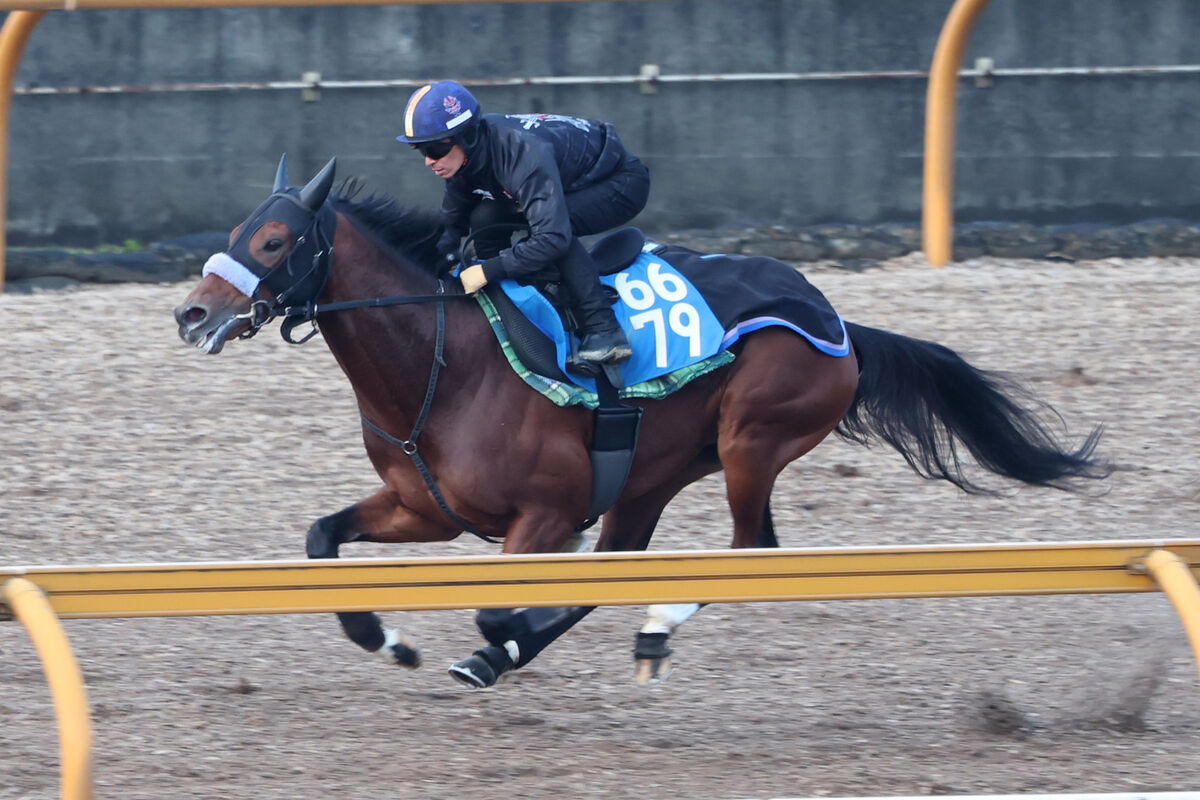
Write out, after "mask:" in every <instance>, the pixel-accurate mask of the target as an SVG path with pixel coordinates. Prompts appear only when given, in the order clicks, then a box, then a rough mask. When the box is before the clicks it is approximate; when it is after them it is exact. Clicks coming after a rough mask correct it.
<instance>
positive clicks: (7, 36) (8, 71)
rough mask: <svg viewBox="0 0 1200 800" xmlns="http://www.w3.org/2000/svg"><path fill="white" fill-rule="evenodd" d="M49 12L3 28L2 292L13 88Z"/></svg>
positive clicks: (27, 14)
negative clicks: (27, 47)
mask: <svg viewBox="0 0 1200 800" xmlns="http://www.w3.org/2000/svg"><path fill="white" fill-rule="evenodd" d="M45 13H46V12H45V11H10V12H8V18H7V19H5V20H4V27H3V28H0V291H3V289H4V265H5V262H6V260H7V255H8V234H7V232H6V231H5V222H6V221H7V220H8V129H9V126H8V119H9V116H10V114H11V112H12V97H13V86H14V85H15V84H16V82H17V67H19V66H20V65H21V53H23V52H24V51H25V43H26V42H28V41H29V34H31V33H33V29H34V28H35V27H36V26H37V24H38V20H40V19H41V18H42V16H43V15H44V14H45Z"/></svg>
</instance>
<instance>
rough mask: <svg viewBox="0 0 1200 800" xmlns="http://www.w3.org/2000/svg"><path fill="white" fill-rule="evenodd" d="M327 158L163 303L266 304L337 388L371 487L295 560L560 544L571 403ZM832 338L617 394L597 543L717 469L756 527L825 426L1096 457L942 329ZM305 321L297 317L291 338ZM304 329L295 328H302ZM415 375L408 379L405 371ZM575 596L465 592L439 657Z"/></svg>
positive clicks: (470, 667) (576, 491) (620, 533)
mask: <svg viewBox="0 0 1200 800" xmlns="http://www.w3.org/2000/svg"><path fill="white" fill-rule="evenodd" d="M335 163H336V160H331V161H330V162H329V163H328V164H326V165H325V167H324V168H323V169H322V170H321V171H320V172H319V173H318V174H317V175H316V176H315V177H313V178H312V180H310V181H309V182H308V184H306V185H305V186H304V187H302V188H299V189H297V188H289V186H288V182H287V170H286V160H281V162H280V165H279V168H278V170H277V172H276V180H275V187H274V191H273V192H272V194H271V195H270V196H269V197H268V198H267V200H265V201H264V202H263V203H262V204H261V205H260V206H259V207H258V209H256V210H255V211H254V212H253V213H252V214H251V215H250V217H248V218H247V219H246V221H244V222H243V223H242V224H241V225H239V226H238V227H237V228H235V229H234V230H233V231H232V233H231V234H230V244H229V248H228V249H227V250H226V251H225V252H223V253H218V254H215V255H214V256H213V257H212V258H211V259H210V260H209V263H208V264H206V266H205V270H204V272H205V275H204V277H202V279H201V280H200V281H199V283H198V284H197V285H196V286H195V287H194V288H193V289H192V290H191V292H190V293H189V294H188V295H187V297H186V298H184V300H183V302H182V303H181V304H180V305H179V306H178V307H177V308H176V309H175V318H176V320H177V322H178V324H179V335H180V337H181V338H182V339H183V340H184V341H185V342H187V343H188V344H191V345H194V346H196V347H197V348H199V349H200V350H201V351H203V352H206V353H209V354H215V353H217V352H220V351H221V349H222V348H223V347H224V345H225V344H226V342H227V341H229V340H230V339H232V338H233V337H241V338H246V337H249V336H251V335H253V334H254V333H255V332H257V331H258V330H259V329H260V328H261V327H262V326H263V325H264V324H265V323H266V322H268V321H269V320H271V319H273V318H275V317H281V318H283V319H284V323H283V324H282V326H281V331H282V333H283V335H284V338H285V339H287V340H289V341H292V342H298V341H304V339H301V340H295V339H293V338H292V333H293V330H294V327H295V325H297V324H300V323H302V322H304V321H312V323H313V326H314V330H313V331H312V333H315V332H316V329H315V326H316V324H317V321H319V324H320V333H321V334H322V335H323V337H324V339H325V342H326V344H327V345H328V346H329V349H330V350H331V351H332V353H333V355H334V357H335V358H336V360H337V362H338V364H339V365H340V366H341V368H342V370H343V372H344V373H345V374H346V377H347V378H348V379H349V380H350V383H351V385H352V386H353V388H354V393H355V396H356V399H357V402H358V407H359V410H360V412H361V416H362V420H363V440H364V444H365V446H366V450H367V453H368V455H369V457H370V460H371V463H372V465H373V466H374V468H375V470H376V471H377V472H378V474H379V476H380V477H381V478H382V480H383V486H382V487H381V488H380V489H379V490H378V491H377V492H375V493H374V494H373V495H371V496H370V497H367V498H365V499H363V500H360V501H358V502H357V503H354V504H353V505H350V506H348V507H346V508H344V509H342V510H341V511H338V512H336V513H334V514H330V515H328V516H324V517H321V518H320V519H318V520H317V521H316V522H314V523H313V525H312V527H311V528H310V529H309V531H308V535H307V544H306V550H307V554H308V556H309V557H310V558H336V557H337V556H338V551H339V547H340V546H341V545H343V544H345V543H347V542H355V541H369V542H437V541H449V540H451V539H454V538H456V537H457V536H459V535H460V534H461V533H463V532H464V531H466V530H470V531H473V532H476V533H479V534H481V535H485V536H490V537H496V538H497V539H502V540H503V552H505V553H549V552H560V551H562V550H563V549H564V548H565V547H567V546H568V545H569V543H571V542H572V541H573V538H572V537H573V536H576V535H577V533H578V529H579V528H580V525H581V523H582V522H583V521H584V520H585V519H586V517H587V513H588V511H589V507H590V506H589V503H590V499H591V498H590V494H591V483H590V477H591V471H592V466H591V462H590V461H589V446H590V439H591V437H592V436H593V427H592V415H591V412H589V411H588V410H586V409H584V408H582V407H579V406H569V407H561V406H558V405H556V404H555V403H553V402H551V401H550V400H548V399H547V398H546V397H543V396H542V395H541V394H539V393H538V392H536V391H533V390H531V389H530V388H529V387H528V386H527V385H526V384H525V383H524V382H523V380H522V379H521V377H519V376H518V375H517V374H516V373H515V372H514V370H513V369H512V368H510V366H509V363H508V362H507V360H506V358H505V355H504V354H503V352H502V349H501V346H500V344H499V343H498V342H497V339H496V337H495V335H494V334H493V331H492V328H491V327H490V324H489V321H488V319H487V318H486V316H485V314H484V312H483V310H482V309H481V308H480V305H479V304H478V303H477V302H476V300H475V298H473V297H471V296H468V295H464V294H463V293H462V290H461V287H460V286H457V285H456V282H455V281H454V279H452V278H450V277H449V275H448V274H447V273H446V272H445V268H444V267H442V268H438V267H436V266H434V264H435V244H436V242H437V240H438V238H439V236H440V235H441V232H442V228H441V226H440V224H439V222H438V220H437V217H436V215H435V214H432V213H427V212H422V211H418V210H413V209H407V208H403V207H401V206H399V205H398V204H397V203H396V201H395V200H394V199H392V198H388V197H386V196H377V195H371V196H369V197H367V198H365V199H361V200H359V199H356V194H357V188H356V187H353V186H352V188H351V189H350V190H347V189H346V188H345V184H344V185H343V187H342V188H341V189H339V191H337V192H332V191H331V189H332V182H333V176H334V170H335ZM846 330H847V332H848V335H849V339H850V342H851V343H852V345H853V347H852V350H851V351H850V352H849V353H848V354H847V355H845V356H842V357H833V356H830V355H826V354H824V353H822V352H819V351H818V350H817V348H815V347H814V346H813V345H812V344H810V343H809V341H808V340H806V339H804V338H802V337H800V336H797V335H795V334H793V333H791V332H790V331H786V330H784V329H782V328H779V327H771V328H763V329H761V330H758V331H756V332H754V333H751V334H749V335H746V336H744V337H742V338H741V339H740V340H739V341H738V342H737V343H736V344H734V346H733V351H734V353H735V356H736V357H735V358H734V360H733V361H732V362H731V363H729V364H727V365H725V366H722V367H720V368H719V369H715V370H713V371H712V372H709V373H708V374H705V375H703V376H701V377H699V378H697V379H695V380H693V381H691V382H690V383H687V384H686V385H684V386H683V387H682V388H680V389H678V390H677V391H675V392H674V393H672V394H670V395H668V396H666V397H664V398H662V399H656V400H638V401H630V402H632V403H635V404H637V405H640V406H641V407H642V408H643V409H644V411H643V414H644V418H643V421H644V424H643V425H642V426H641V435H640V439H639V441H638V443H637V449H636V453H635V456H634V458H633V462H632V467H631V468H630V471H629V475H628V480H627V482H626V483H625V485H624V488H623V490H622V492H621V494H620V496H619V499H618V500H617V501H616V503H615V505H613V506H612V507H611V509H610V510H608V512H607V513H605V514H604V517H603V524H602V527H601V532H600V535H599V538H598V541H597V542H596V545H595V549H596V550H597V551H611V550H643V549H645V548H646V547H647V546H648V544H649V541H650V537H651V534H652V533H653V532H654V529H655V526H656V524H657V522H658V519H659V517H660V515H661V514H662V512H663V509H664V508H665V507H666V505H667V503H668V502H670V500H671V499H672V498H673V497H674V496H675V495H676V494H677V493H678V492H679V491H680V490H682V489H683V488H684V487H685V486H687V485H689V484H691V483H693V482H694V481H696V480H698V479H700V478H701V477H703V476H706V475H709V474H712V473H715V472H718V471H721V470H724V472H725V484H726V490H727V498H728V503H729V509H730V511H731V513H732V516H733V536H732V540H731V543H730V544H731V546H732V547H735V548H742V547H753V546H771V545H775V544H776V542H775V538H774V530H773V527H772V525H771V521H770V507H769V501H770V497H771V490H772V487H773V485H774V483H775V480H776V477H777V476H778V475H779V473H780V472H781V471H782V470H783V469H784V467H786V466H787V465H788V464H789V463H790V462H792V461H794V460H796V459H798V458H800V457H801V456H803V455H804V454H805V453H807V452H809V451H810V450H812V449H813V448H814V447H816V446H817V444H819V443H820V442H821V441H822V440H823V439H825V438H826V437H827V436H828V435H829V434H831V433H833V432H835V431H836V432H837V433H838V434H839V435H841V436H843V437H845V438H847V439H849V440H852V441H857V442H860V443H863V444H868V443H871V442H873V441H882V442H886V443H887V444H889V445H891V446H892V447H893V448H895V449H896V450H897V451H898V452H899V453H900V455H902V456H903V457H904V459H905V460H906V461H907V462H908V464H909V465H910V466H911V467H912V469H913V470H914V471H915V472H917V473H918V474H920V475H922V476H925V477H928V478H938V479H944V480H948V481H950V482H952V483H954V484H956V485H957V486H959V487H960V488H962V489H963V490H965V491H968V492H977V491H989V490H988V489H985V488H984V487H981V486H980V485H978V484H977V483H975V482H973V481H972V480H971V479H970V478H969V477H968V475H967V471H966V467H967V466H969V465H968V464H967V463H966V460H967V459H966V456H967V454H969V455H970V457H971V459H972V460H973V461H974V462H975V464H976V465H978V466H979V467H982V468H983V469H984V470H986V471H989V472H991V473H995V474H996V475H1000V476H1003V477H1005V478H1008V479H1011V480H1014V481H1019V482H1022V483H1025V484H1031V485H1035V486H1046V487H1053V488H1060V489H1074V488H1077V487H1078V485H1079V482H1080V481H1079V480H1077V479H1085V478H1101V477H1104V476H1105V475H1107V474H1108V472H1109V467H1108V466H1107V465H1106V464H1105V463H1104V461H1103V460H1101V459H1099V458H1097V457H1096V455H1095V448H1096V445H1097V441H1098V438H1099V436H1100V429H1099V428H1096V429H1094V430H1092V431H1091V433H1090V434H1089V435H1088V436H1087V437H1086V438H1084V440H1083V441H1082V442H1081V443H1079V444H1077V445H1075V446H1073V447H1071V446H1067V445H1064V444H1061V443H1060V442H1059V441H1058V438H1057V437H1056V436H1055V435H1053V434H1052V433H1051V432H1050V431H1049V429H1048V428H1047V427H1046V425H1045V424H1044V423H1043V422H1042V421H1041V420H1040V411H1043V410H1051V411H1052V409H1048V407H1045V406H1044V404H1034V405H1030V402H1029V401H1031V400H1032V399H1033V398H1032V397H1031V396H1030V395H1029V394H1028V392H1027V391H1026V390H1025V389H1024V388H1023V387H1021V386H1020V385H1017V384H1015V383H1012V382H1011V381H1009V380H1008V379H1003V378H1001V377H999V376H998V375H996V374H993V373H989V372H984V371H982V370H979V369H977V368H975V367H974V366H972V365H970V364H968V363H967V362H966V361H964V360H963V359H962V358H961V357H960V356H958V355H957V354H956V353H954V352H953V351H952V350H950V349H949V348H947V347H944V346H942V345H939V344H935V343H932V342H927V341H922V340H918V339H912V338H908V337H905V336H902V335H899V334H895V333H889V332H886V331H882V330H877V329H874V328H869V327H865V326H862V325H856V324H852V323H847V324H846ZM312 333H310V334H309V335H310V336H311V335H312ZM305 338H307V337H305ZM426 376H428V377H426ZM697 608H698V606H695V605H670V606H652V607H651V608H650V618H649V620H648V622H647V624H646V627H644V628H643V629H642V631H641V632H640V633H639V634H638V644H637V649H636V654H637V657H638V658H639V670H638V680H639V682H641V683H646V682H653V681H657V680H658V679H661V678H662V677H665V674H666V672H667V670H668V669H669V658H668V656H669V654H670V650H669V649H668V648H667V637H668V636H669V634H670V633H672V632H673V631H674V629H675V628H676V627H677V626H678V625H679V624H680V623H681V622H682V621H683V620H684V619H686V618H687V617H688V616H690V614H692V613H693V612H694V611H695V610H696V609H697ZM591 610H592V609H590V608H556V609H544V608H538V609H526V610H524V611H520V612H516V611H514V610H511V609H505V610H499V611H498V610H491V611H481V612H480V614H479V615H478V616H477V618H476V622H477V624H478V626H479V629H480V631H481V633H482V634H483V635H484V637H485V638H486V639H487V640H488V642H489V644H488V645H487V646H485V647H483V648H481V649H480V650H477V651H475V653H474V654H472V655H471V656H470V657H469V658H466V659H463V660H462V661H459V662H457V663H456V664H455V665H453V666H452V667H451V668H450V671H451V675H452V676H454V677H455V678H456V679H457V680H459V681H461V682H462V683H465V684H467V685H469V686H472V687H483V686H489V685H492V684H493V683H495V681H496V680H497V678H498V677H499V676H500V674H502V673H503V672H505V671H507V670H511V669H516V668H519V667H522V666H524V665H525V664H527V663H529V661H530V660H532V659H533V658H534V657H535V656H536V655H537V654H538V653H539V652H540V651H541V650H542V649H543V648H544V647H546V646H547V645H548V644H549V643H550V642H551V641H553V640H554V639H556V638H557V637H558V636H560V635H561V634H563V633H564V632H565V631H566V630H567V629H568V628H570V627H571V626H572V625H574V624H575V623H576V622H578V621H579V620H580V619H582V618H583V616H585V615H586V614H587V613H588V612H589V611H591ZM338 617H339V620H340V622H341V624H342V627H343V629H344V631H345V633H346V634H347V635H348V636H349V638H350V639H351V640H352V641H354V642H355V643H357V644H358V645H360V646H361V647H363V648H364V649H365V650H367V651H370V652H373V653H378V654H380V655H382V656H383V657H384V658H386V659H387V660H388V661H389V662H391V663H395V664H400V665H403V666H408V667H415V666H417V665H419V663H420V657H419V654H418V652H417V650H416V649H415V648H414V647H413V646H412V645H411V644H410V643H409V642H408V641H407V640H406V639H405V638H404V637H402V636H401V635H400V634H399V633H397V632H396V631H384V629H383V627H382V625H381V624H380V620H379V617H378V616H377V615H376V614H374V613H371V612H353V613H341V614H338Z"/></svg>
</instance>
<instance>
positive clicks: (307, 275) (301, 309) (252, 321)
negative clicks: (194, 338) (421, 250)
mask: <svg viewBox="0 0 1200 800" xmlns="http://www.w3.org/2000/svg"><path fill="white" fill-rule="evenodd" d="M280 199H284V200H287V201H289V203H290V204H285V205H284V210H285V211H286V212H288V213H287V215H286V216H289V217H291V216H295V215H296V214H297V213H299V212H297V210H296V209H295V208H293V207H292V206H299V207H301V208H302V209H304V210H306V211H307V210H308V209H307V208H305V207H304V206H303V204H302V203H300V202H298V201H297V200H296V199H295V198H293V197H292V196H291V195H290V194H289V193H287V192H277V193H276V194H273V195H272V196H271V198H270V199H269V200H268V201H267V202H266V203H264V204H263V206H262V207H260V209H259V211H257V212H255V214H254V215H252V217H251V219H252V220H254V219H257V218H258V217H260V216H265V215H266V214H267V212H268V211H269V210H271V208H272V207H273V204H274V203H275V201H276V200H280ZM328 208H329V207H328V206H327V205H322V206H321V208H320V209H319V210H317V211H309V212H308V213H309V218H308V220H307V223H306V224H305V225H304V227H303V228H302V230H301V232H300V235H299V236H298V237H297V241H296V244H297V247H296V249H294V250H293V251H292V252H291V253H290V254H289V255H288V257H287V260H286V262H285V264H284V268H283V269H276V270H273V271H272V270H266V269H265V268H264V267H263V266H262V265H261V264H259V263H258V262H257V261H256V260H255V259H253V258H252V257H250V256H249V254H248V253H241V252H238V253H237V255H240V256H241V258H240V259H237V260H236V262H235V264H236V265H238V266H240V267H241V270H242V271H243V272H246V273H249V274H250V275H251V276H252V277H253V278H257V279H258V280H257V282H256V285H255V286H254V287H253V288H252V290H251V291H250V292H247V293H248V294H251V298H252V302H251V305H250V309H249V310H248V311H247V312H246V313H245V314H239V315H237V316H236V317H234V318H232V319H231V320H229V322H227V323H226V325H228V326H232V325H235V324H237V323H238V322H241V321H242V320H245V321H247V322H248V323H249V325H250V327H249V330H247V331H245V332H243V333H242V334H240V336H239V338H242V339H249V338H250V337H252V336H254V335H255V334H256V333H258V331H259V330H260V329H261V328H262V327H263V326H264V325H266V324H267V323H268V322H270V321H271V320H273V319H276V318H282V319H283V320H284V321H283V323H282V324H281V325H280V329H279V333H280V335H281V336H282V337H283V340H284V341H285V342H288V343H289V344H304V343H305V342H307V341H308V340H309V339H311V338H312V337H313V336H315V335H316V334H317V331H318V330H319V329H318V327H317V315H318V314H325V313H331V312H334V311H347V310H350V309H356V308H384V307H387V306H397V305H408V304H412V303H437V337H436V343H435V345H434V352H433V367H432V369H431V370H430V373H429V384H428V386H427V387H426V389H425V399H424V401H423V402H422V404H421V410H420V412H419V413H418V414H417V420H416V423H415V424H414V425H413V430H412V433H410V434H409V436H408V438H407V439H400V438H398V437H396V436H393V435H392V434H390V433H388V432H387V431H386V430H384V429H383V428H381V427H380V426H379V425H377V424H376V423H375V422H374V421H372V420H370V419H368V418H367V416H366V415H365V414H362V412H361V411H360V412H359V415H360V416H361V418H362V422H363V425H365V426H366V427H367V429H368V430H370V431H371V432H372V433H374V434H375V435H376V436H378V437H379V438H381V439H383V440H384V441H385V442H388V443H389V444H394V445H396V446H397V447H399V448H400V449H401V450H402V451H403V452H404V454H405V455H407V456H408V457H409V458H410V459H412V462H413V466H414V467H416V469H417V472H419V473H420V475H421V479H422V480H424V481H425V486H426V488H428V489H429V493H430V494H431V495H433V499H434V500H436V501H437V504H438V507H439V508H441V510H442V512H443V513H444V514H445V515H446V516H447V517H449V518H450V519H451V520H452V521H453V522H454V523H455V524H456V525H458V526H459V527H461V528H462V530H464V531H466V532H468V533H472V534H474V535H476V536H478V537H479V538H480V539H483V540H484V541H485V542H491V543H492V544H500V542H499V540H497V539H493V538H491V537H490V536H488V535H487V534H485V533H483V532H481V531H479V530H477V529H476V528H475V527H474V526H472V525H471V524H470V523H469V522H467V521H466V520H465V519H463V518H462V517H460V516H459V515H458V514H456V513H455V512H454V510H453V509H452V508H450V505H449V504H448V503H447V502H446V498H445V497H444V496H443V495H442V492H441V490H440V489H438V486H437V481H436V480H435V479H434V477H433V473H432V472H430V470H429V467H428V466H427V465H426V464H425V460H424V459H423V458H421V454H420V453H419V452H418V449H417V438H418V437H419V436H420V435H421V431H422V429H423V428H424V427H425V421H426V419H427V418H428V417H429V411H430V409H431V407H432V406H433V395H434V392H435V391H436V390H437V382H438V374H439V372H440V370H441V368H442V367H444V366H446V362H445V360H444V359H443V357H442V354H443V352H444V350H445V342H446V301H447V300H472V299H474V298H473V297H472V296H471V295H468V294H447V293H446V285H445V283H444V282H443V281H442V279H440V278H439V279H438V288H437V293H436V294H418V295H395V296H391V297H372V298H364V299H360V300H343V301H339V302H336V303H317V302H316V297H317V296H318V295H320V293H321V291H322V290H323V289H324V287H325V283H326V281H327V280H328V278H329V272H330V269H331V263H330V262H331V258H332V255H333V234H332V233H331V232H329V231H327V230H325V229H324V228H323V226H322V225H321V222H322V215H323V214H324V215H327V217H326V218H330V217H332V216H333V215H332V211H327V209H328ZM285 224H287V223H286V222H285ZM336 225H337V223H336V218H334V221H333V226H334V227H336ZM289 227H291V226H290V225H289ZM251 232H252V231H251V226H248V225H247V226H246V229H245V230H244V232H243V234H242V235H241V236H239V237H238V239H237V241H235V242H234V245H233V246H231V247H230V250H234V249H235V248H236V247H238V246H239V245H242V246H241V248H240V249H245V246H244V244H243V240H247V239H248V237H249V235H250V233H251ZM310 253H311V259H310V260H309V266H308V269H307V270H306V271H305V272H304V273H303V274H301V275H299V276H298V277H296V278H295V279H294V280H293V281H292V282H291V283H290V284H289V285H287V286H286V287H278V286H276V285H275V281H276V280H277V276H280V275H284V274H286V275H295V274H296V272H297V271H298V270H296V269H294V268H293V264H292V259H293V257H294V256H300V259H297V260H302V259H308V257H309V254H310ZM246 262H250V263H252V264H253V265H255V267H257V268H258V269H257V270H255V269H249V268H247V267H246V266H245V263H246ZM222 277H224V278H225V279H226V280H230V281H231V282H233V281H236V280H238V279H239V278H240V277H244V276H243V275H240V274H236V273H235V274H229V273H226V274H223V275H222ZM235 285H236V284H235ZM260 285H266V286H267V288H269V289H271V290H272V291H273V293H274V295H275V299H273V300H266V299H264V298H263V297H262V296H261V295H260V294H259V286H260ZM302 290H303V291H302ZM294 293H297V294H301V296H302V297H303V296H307V297H309V298H310V299H309V300H308V301H307V302H305V303H304V304H303V305H286V302H287V300H288V299H289V297H290V296H291V295H292V294H294ZM304 322H311V323H312V330H311V331H310V332H309V333H307V334H306V335H304V336H303V337H301V338H299V339H296V338H293V337H292V331H293V330H294V329H295V328H296V326H297V325H300V324H301V323H304Z"/></svg>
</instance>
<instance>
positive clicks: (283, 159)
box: [271, 153, 288, 194]
mask: <svg viewBox="0 0 1200 800" xmlns="http://www.w3.org/2000/svg"><path fill="white" fill-rule="evenodd" d="M287 188H288V178H287V153H284V154H283V155H281V156H280V157H279V167H278V168H277V169H276V170H275V188H274V189H272V190H271V193H272V194H276V193H278V192H283V191H287Z"/></svg>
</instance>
